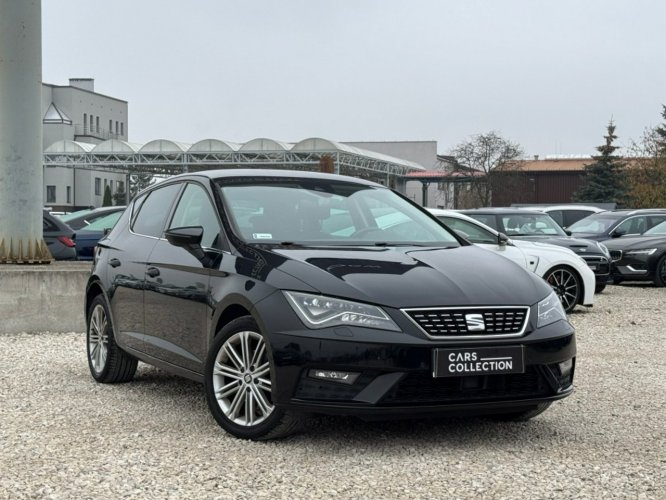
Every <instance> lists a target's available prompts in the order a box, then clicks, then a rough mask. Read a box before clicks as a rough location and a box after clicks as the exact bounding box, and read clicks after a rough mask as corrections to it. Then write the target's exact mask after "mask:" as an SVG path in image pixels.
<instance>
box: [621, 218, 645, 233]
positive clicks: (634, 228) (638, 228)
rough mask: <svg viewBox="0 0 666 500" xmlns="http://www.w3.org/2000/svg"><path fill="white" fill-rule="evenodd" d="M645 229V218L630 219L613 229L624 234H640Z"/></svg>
mask: <svg viewBox="0 0 666 500" xmlns="http://www.w3.org/2000/svg"><path fill="white" fill-rule="evenodd" d="M646 229H647V221H646V217H644V216H643V217H630V218H629V219H627V220H625V221H624V222H623V223H622V224H620V225H619V226H617V228H616V229H615V230H616V231H617V230H620V231H624V232H625V233H624V234H642V233H644V232H645V230H646Z"/></svg>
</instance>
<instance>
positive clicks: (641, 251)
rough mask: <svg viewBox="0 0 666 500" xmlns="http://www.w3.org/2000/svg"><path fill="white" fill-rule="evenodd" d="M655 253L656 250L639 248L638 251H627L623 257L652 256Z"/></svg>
mask: <svg viewBox="0 0 666 500" xmlns="http://www.w3.org/2000/svg"><path fill="white" fill-rule="evenodd" d="M656 251H657V249H656V248H641V249H639V250H627V251H626V252H624V255H652V254H653V253H655V252H656Z"/></svg>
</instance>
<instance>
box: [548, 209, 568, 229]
mask: <svg viewBox="0 0 666 500" xmlns="http://www.w3.org/2000/svg"><path fill="white" fill-rule="evenodd" d="M547 213H548V215H550V217H551V218H552V219H553V220H554V221H555V222H557V223H558V224H559V225H560V226H562V227H564V226H567V225H569V224H571V222H568V221H567V220H565V215H567V216H568V215H569V212H562V210H551V211H549V212H547Z"/></svg>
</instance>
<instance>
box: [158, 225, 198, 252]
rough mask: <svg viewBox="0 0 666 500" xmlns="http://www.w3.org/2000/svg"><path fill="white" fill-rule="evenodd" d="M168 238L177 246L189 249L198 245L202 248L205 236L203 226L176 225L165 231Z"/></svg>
mask: <svg viewBox="0 0 666 500" xmlns="http://www.w3.org/2000/svg"><path fill="white" fill-rule="evenodd" d="M164 236H166V239H167V241H168V242H169V243H171V244H172V245H173V246H175V247H181V248H185V249H186V250H189V248H190V247H194V246H198V247H199V248H201V238H203V227H201V226H187V227H174V228H173V229H169V230H168V231H166V232H165V233H164Z"/></svg>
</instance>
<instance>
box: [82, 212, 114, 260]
mask: <svg viewBox="0 0 666 500" xmlns="http://www.w3.org/2000/svg"><path fill="white" fill-rule="evenodd" d="M121 215H122V211H118V210H115V211H113V212H111V213H107V214H106V215H105V216H104V217H99V218H96V219H95V221H94V222H91V223H90V224H88V225H87V226H85V227H83V228H81V229H79V230H78V231H77V232H76V253H77V256H78V258H79V260H92V259H93V256H94V253H95V247H96V246H97V242H98V241H99V240H100V239H101V238H102V236H104V233H105V232H106V231H108V230H109V229H112V228H113V226H115V224H116V222H118V219H120V216H121Z"/></svg>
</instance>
